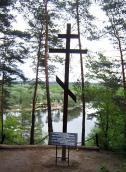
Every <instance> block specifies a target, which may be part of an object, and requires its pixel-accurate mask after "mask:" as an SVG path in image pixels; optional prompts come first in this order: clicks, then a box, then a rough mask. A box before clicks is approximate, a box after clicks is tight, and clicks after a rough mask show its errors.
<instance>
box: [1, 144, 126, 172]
mask: <svg viewBox="0 0 126 172" xmlns="http://www.w3.org/2000/svg"><path fill="white" fill-rule="evenodd" d="M59 152H60V150H59ZM101 168H106V169H109V170H110V172H126V159H124V158H122V157H121V156H117V155H115V154H113V153H110V152H101V151H99V152H98V151H85V150H71V151H70V166H69V167H68V166H67V163H61V162H58V166H56V165H55V149H54V148H43V147H39V148H37V147H36V148H32V149H1V150H0V172H109V171H103V170H101Z"/></svg>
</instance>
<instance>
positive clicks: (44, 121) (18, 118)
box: [4, 107, 96, 144]
mask: <svg viewBox="0 0 126 172" xmlns="http://www.w3.org/2000/svg"><path fill="white" fill-rule="evenodd" d="M86 112H87V114H89V113H92V112H94V110H93V109H89V107H86ZM5 116H6V117H5V118H4V121H5V130H6V133H7V132H8V131H10V132H9V133H10V134H9V133H8V134H7V139H6V143H10V141H11V142H12V143H13V142H14V143H17V144H29V140H30V128H31V112H28V111H22V112H10V113H6V115H5ZM35 116H36V118H35V119H36V122H35V144H38V143H40V144H42V143H43V141H42V140H43V137H45V136H46V135H47V134H48V118H47V111H46V110H44V111H41V110H38V111H36V114H35ZM8 117H9V118H8ZM10 117H11V118H10ZM9 119H10V120H9ZM12 119H13V121H14V122H12ZM52 119H53V130H54V131H55V132H62V126H63V122H62V121H63V112H62V110H60V109H57V110H53V111H52ZM10 121H11V122H10ZM95 121H96V119H95V118H93V119H88V118H87V115H86V120H85V123H86V133H85V134H86V137H87V136H88V134H89V133H90V132H91V130H92V128H93V127H94V126H95ZM11 128H12V129H11ZM10 129H11V130H10ZM81 130H82V111H81V109H80V108H76V109H70V110H69V111H68V123H67V132H70V133H78V142H81ZM19 135H20V136H19ZM10 137H11V138H10Z"/></svg>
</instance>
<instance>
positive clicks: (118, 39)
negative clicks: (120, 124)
mask: <svg viewBox="0 0 126 172" xmlns="http://www.w3.org/2000/svg"><path fill="white" fill-rule="evenodd" d="M102 8H103V10H104V11H105V12H106V15H107V17H108V23H107V25H106V28H105V31H106V33H108V34H109V36H110V37H111V39H112V41H113V45H114V47H115V49H116V50H117V52H118V54H119V57H120V64H121V73H122V85H123V89H124V99H125V103H124V106H125V105H126V76H125V60H124V59H125V51H126V48H125V47H126V36H125V35H126V19H125V18H126V10H125V9H126V3H125V1H124V0H120V1H102ZM124 121H125V129H124V133H125V138H126V108H125V118H124Z"/></svg>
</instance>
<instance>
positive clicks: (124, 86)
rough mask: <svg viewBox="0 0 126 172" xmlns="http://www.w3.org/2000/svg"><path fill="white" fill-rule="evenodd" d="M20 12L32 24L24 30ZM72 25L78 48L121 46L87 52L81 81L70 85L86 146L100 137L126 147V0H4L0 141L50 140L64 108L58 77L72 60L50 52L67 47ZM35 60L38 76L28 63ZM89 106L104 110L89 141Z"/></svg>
mask: <svg viewBox="0 0 126 172" xmlns="http://www.w3.org/2000/svg"><path fill="white" fill-rule="evenodd" d="M95 6H97V7H98V9H100V10H101V12H102V13H103V14H104V16H105V18H103V21H101V20H100V21H99V22H100V23H98V22H97V19H96V16H95V15H93V12H92V11H91V9H92V8H93V7H95ZM99 15H100V14H99ZM18 16H22V18H23V19H24V21H25V23H26V26H25V29H22V28H21V29H16V27H15V26H16V22H17V23H19V22H20V21H17V20H18ZM68 22H69V23H71V25H72V32H75V33H77V34H78V43H77V44H76V45H74V46H75V47H78V49H79V50H82V49H83V44H85V40H88V41H89V43H92V42H93V41H95V42H99V44H102V43H103V44H104V42H102V41H103V39H107V40H109V42H110V44H111V47H113V49H112V51H110V50H108V52H104V51H102V50H101V51H100V50H98V51H97V49H96V50H95V51H93V50H92V51H91V50H88V48H87V54H86V55H82V53H80V54H79V56H78V58H79V68H78V71H80V72H79V76H78V74H77V73H78V72H75V71H74V72H75V74H77V77H78V78H76V80H75V81H70V83H69V88H70V89H71V90H72V92H73V93H74V94H75V95H76V97H77V103H75V102H73V100H72V99H71V98H69V105H68V106H69V107H68V108H69V109H76V108H79V109H81V111H82V126H81V127H82V131H81V134H82V138H81V145H83V146H85V145H92V146H94V144H95V143H94V142H95V135H96V134H97V135H98V142H99V147H100V148H102V149H106V150H119V151H126V76H125V69H126V36H125V35H126V2H125V0H119V1H109V0H108V1H106V0H99V1H93V0H88V1H87V0H72V1H71V0H34V1H33V0H15V1H13V0H0V143H1V144H31V145H34V144H43V143H44V139H46V138H47V137H48V133H49V132H52V131H53V125H52V121H53V119H52V111H53V109H55V108H59V109H61V110H63V89H62V88H61V87H60V86H59V85H58V84H56V81H55V80H53V82H52V78H55V77H56V71H57V66H58V65H59V66H60V65H61V66H64V63H65V58H63V56H60V55H59V54H58V55H57V54H53V55H52V54H50V53H49V49H50V48H60V49H62V48H63V47H64V46H65V43H64V42H63V41H62V39H58V34H59V33H62V30H63V29H64V28H66V25H67V23H68ZM20 26H21V24H20ZM22 27H23V26H22ZM64 32H65V31H64ZM84 46H85V45H84ZM103 46H104V47H107V46H108V45H106V44H104V45H103ZM71 58H72V57H71ZM29 61H30V62H31V63H32V67H31V68H32V70H33V73H34V78H32V79H30V78H27V77H26V76H25V73H23V71H22V70H21V68H20V66H23V65H25V63H28V62H29ZM71 65H72V64H71ZM63 75H64V74H63ZM86 104H90V106H91V108H94V109H96V111H95V112H93V113H90V114H89V116H90V117H91V118H96V123H95V127H94V128H93V130H92V131H91V133H90V134H89V136H88V140H89V141H88V143H86V138H85V118H86ZM40 110H41V111H45V110H47V114H48V115H47V116H48V117H47V118H48V119H47V121H48V133H43V132H42V129H41V128H42V127H41V126H42V125H43V124H41V123H40V121H41V120H40V119H39V118H40V116H39V115H38V114H39V111H40ZM71 118H72V117H71ZM78 127H80V126H78ZM75 132H76V131H75ZM90 138H93V140H92V141H91V140H90Z"/></svg>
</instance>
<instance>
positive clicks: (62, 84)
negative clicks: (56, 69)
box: [56, 76, 76, 102]
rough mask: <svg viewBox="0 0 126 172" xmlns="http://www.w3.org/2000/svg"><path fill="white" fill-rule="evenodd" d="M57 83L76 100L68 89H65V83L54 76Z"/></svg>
mask: <svg viewBox="0 0 126 172" xmlns="http://www.w3.org/2000/svg"><path fill="white" fill-rule="evenodd" d="M56 81H57V83H58V84H59V85H60V86H61V87H62V88H63V89H64V90H65V91H66V92H67V93H68V95H69V96H70V97H71V98H72V99H73V100H74V101H75V102H76V96H75V95H74V94H73V93H72V92H71V91H70V90H69V89H67V90H66V89H65V84H64V83H63V82H62V81H61V80H60V79H59V78H58V77H57V76H56Z"/></svg>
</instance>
